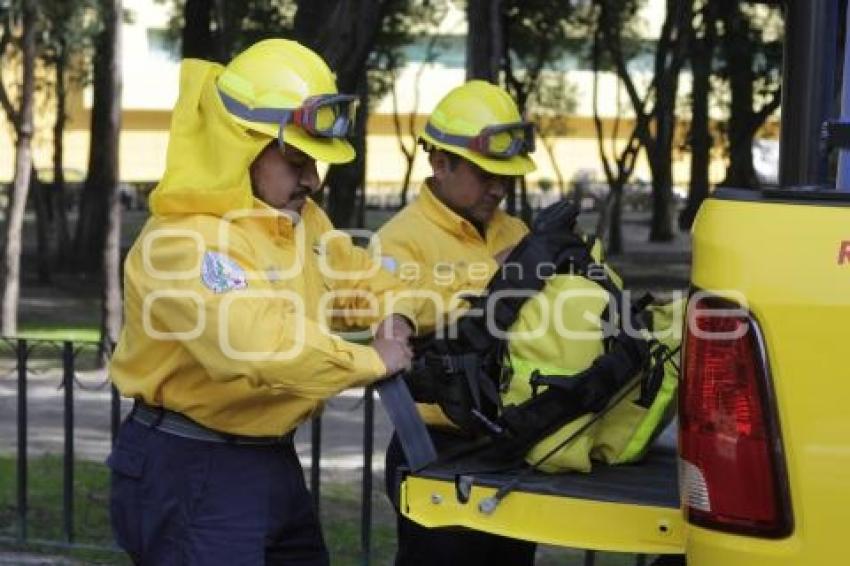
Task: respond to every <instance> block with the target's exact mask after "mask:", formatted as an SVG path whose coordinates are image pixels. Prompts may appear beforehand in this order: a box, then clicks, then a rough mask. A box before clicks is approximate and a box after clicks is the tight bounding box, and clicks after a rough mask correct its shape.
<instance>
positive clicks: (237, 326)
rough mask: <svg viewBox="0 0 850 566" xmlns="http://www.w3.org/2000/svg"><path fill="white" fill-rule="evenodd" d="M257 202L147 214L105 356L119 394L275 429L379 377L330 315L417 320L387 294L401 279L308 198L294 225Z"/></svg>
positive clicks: (341, 321)
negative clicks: (234, 212) (258, 214)
mask: <svg viewBox="0 0 850 566" xmlns="http://www.w3.org/2000/svg"><path fill="white" fill-rule="evenodd" d="M262 206H263V205H262V204H261V203H258V207H262ZM267 211H268V213H269V214H270V215H269V216H267V217H265V218H241V219H237V220H234V221H232V222H228V221H227V220H224V219H222V218H218V217H214V216H207V215H191V216H183V217H167V218H153V219H151V220H150V221H149V222H148V224H147V225H146V227H145V228H144V230H143V232H142V234H141V235H140V237H139V239H138V241H137V242H136V244H135V245H134V246H133V248H132V249H131V251H130V253H129V256H128V257H127V261H126V264H125V275H124V277H125V317H126V322H125V326H124V329H123V331H122V335H121V339H120V341H119V343H118V347H117V349H116V351H115V354H114V356H113V360H112V366H111V372H112V379H113V381H114V383H115V384H116V386H117V387H118V389H119V390H120V391H121V393H122V395H124V396H127V397H134V398H140V399H143V400H144V401H145V402H147V403H149V404H151V405H157V406H164V407H167V408H169V409H172V410H175V411H179V412H181V413H183V414H185V415H187V416H189V417H190V418H192V419H194V420H196V421H198V422H200V423H202V424H204V425H207V426H209V427H211V428H214V429H216V430H220V431H224V432H229V433H232V434H246V435H276V434H281V433H283V432H285V431H288V430H291V429H292V428H294V427H295V426H297V425H298V424H299V423H300V422H302V421H303V420H305V419H306V418H308V417H309V416H310V415H311V414H313V413H314V412H315V411H316V410H317V409H319V408H320V406H321V402H322V400H324V399H325V398H328V397H331V396H333V395H334V394H336V393H338V392H339V391H341V390H343V389H346V388H348V387H352V386H358V385H365V384H368V383H371V382H372V381H375V380H376V379H377V378H379V377H381V376H383V375H384V373H385V371H386V370H385V368H384V365H383V363H382V362H381V360H380V358H379V357H378V355H377V353H376V352H375V350H374V349H372V348H371V347H368V346H361V345H358V344H355V343H351V342H347V341H345V340H343V339H341V338H339V337H337V336H335V335H333V334H332V333H331V332H330V330H329V327H331V326H359V327H363V326H368V325H370V324H372V323H375V322H377V321H379V320H380V319H381V318H382V317H383V316H384V314H385V313H387V312H388V311H389V310H392V311H393V312H400V313H403V314H405V315H406V316H409V317H411V318H415V312H414V309H410V308H406V307H407V306H408V305H410V303H409V302H405V303H404V304H401V303H397V304H391V303H388V302H387V300H388V299H391V298H392V293H393V292H394V291H397V290H399V287H400V284H399V282H398V280H397V279H396V278H394V277H393V276H391V275H390V274H389V273H387V272H386V271H384V270H383V269H380V268H379V266H378V264H377V262H375V261H373V259H372V258H371V257H370V256H369V254H368V253H367V252H366V251H364V250H362V249H360V248H357V247H356V246H353V245H352V244H351V242H350V240H349V239H348V237H347V236H344V235H343V234H341V233H338V232H336V233H334V232H331V225H330V222H329V221H328V220H327V217H326V216H325V215H324V213H323V212H322V211H321V210H320V209H318V207H316V206H315V205H312V204H311V203H308V204H307V206H306V207H305V210H304V214H303V217H302V219H301V222H299V224H298V225H297V226H293V225H292V222H291V221H290V219H289V218H288V217H286V216H284V215H282V214H279V213H275V211H272V210H271V209H267ZM323 236H324V237H325V241H324V242H323V238H322V237H323Z"/></svg>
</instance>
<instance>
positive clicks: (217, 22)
mask: <svg viewBox="0 0 850 566" xmlns="http://www.w3.org/2000/svg"><path fill="white" fill-rule="evenodd" d="M155 1H156V3H157V4H161V5H165V6H167V7H168V9H169V20H168V38H169V40H170V41H171V42H173V44H174V45H175V46H176V47H177V49H176V51H178V52H179V51H180V39H181V34H182V31H183V27H184V26H185V25H186V21H185V18H184V9H185V7H186V0H155ZM296 8H297V6H296V3H295V0H222V1H220V2H213V8H212V10H213V13H212V18H211V20H212V23H211V28H212V29H211V31H212V36H213V41H214V42H215V43H217V44H218V45H219V47H220V50H221V51H222V53H221V55H222V59H223V60H229V59H231V58H232V57H233V56H234V55H236V54H237V53H239V52H240V51H242V50H243V49H245V48H246V47H248V46H249V45H252V44H253V43H256V42H257V41H260V40H262V39H267V38H270V37H286V36H288V35H290V34H291V32H292V25H293V21H294V19H295V11H296Z"/></svg>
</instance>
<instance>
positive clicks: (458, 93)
mask: <svg viewBox="0 0 850 566" xmlns="http://www.w3.org/2000/svg"><path fill="white" fill-rule="evenodd" d="M419 141H420V143H421V144H422V145H423V146H424V148H425V150H426V151H427V152H428V159H429V161H430V163H431V169H432V171H433V174H432V176H431V177H429V178H428V179H427V180H426V181H425V183H424V184H423V186H422V188H421V190H420V192H419V197H418V199H417V200H416V201H415V202H413V203H411V204H410V205H408V206H407V207H405V208H404V209H403V210H402V211H401V212H399V213H398V214H397V215H396V216H395V217H393V218H392V219H391V220H390V221H389V222H387V224H385V225H384V226H383V227H382V228H381V230H380V231H379V232H378V236H379V243H380V246H381V254H382V255H383V257H384V265H385V266H386V267H387V268H388V269H390V270H392V271H394V272H395V273H396V274H398V275H399V277H401V278H402V279H404V280H408V281H409V282H410V283H411V285H412V286H414V287H415V288H417V289H421V290H431V291H435V292H436V293H437V295H439V296H445V295H447V294H457V295H462V294H463V293H464V292H465V291H472V292H475V291H479V290H481V289H482V288H483V287H484V286H485V285H486V284H487V282H488V281H489V279H490V277H491V276H492V275H493V273H494V272H495V270H496V268H497V266H498V262H500V261H501V260H502V259H503V258H504V257H505V256H506V255H507V252H508V251H509V250H510V249H511V248H512V247H513V246H514V245H516V243H517V242H518V241H519V240H520V239H522V237H523V236H524V235H525V234H526V233H527V232H528V229H527V228H526V226H525V224H523V223H522V222H521V221H519V220H518V219H516V218H512V217H510V216H508V215H507V214H505V213H504V212H503V211H502V210H500V209H499V205H500V203H501V202H502V200H503V199H504V198H505V195H506V194H507V191H508V189H509V188H510V187H511V186H513V185H514V184H515V183H516V181H517V178H518V177H519V176H520V175H524V174H526V173H528V172H530V171H533V170H534V168H535V165H534V162H533V161H532V160H531V158H530V157H529V156H528V154H529V153H530V152H531V151H533V150H534V136H533V126H532V124H530V123H528V122H525V121H523V120H522V117H521V116H520V114H519V111H518V110H517V107H516V104H515V103H514V101H513V100H512V99H511V97H510V95H508V93H507V92H505V91H504V90H503V89H501V88H499V87H497V86H494V85H492V84H489V83H486V82H483V81H470V82H468V83H466V84H464V85H462V86H460V87H457V88H455V89H454V90H452V91H451V92H449V93H448V94H447V95H446V96H445V97H444V98H443V99H442V100H441V101H440V102H439V103H438V104H437V106H436V107H435V108H434V111H433V112H432V114H431V116H430V118H429V119H428V122H427V124H426V126H425V129H424V131H423V132H422V133H421V134H420V135H419ZM446 314H448V313H446ZM419 409H420V414H421V416H422V418H423V420H424V421H425V423H426V425H427V426H428V429H429V432H430V434H431V437H432V439H433V441H434V444H435V446H436V447H437V450H438V452H445V451H447V450H451V449H452V447H454V446H457V445H458V444H459V443H462V442H464V441H466V440H468V439H465V438H463V437H462V436H460V433H459V430H458V429H457V427H455V426H454V425H452V423H451V422H450V421H449V420H448V419H447V418H446V416H445V415H444V414H443V413H442V411H441V410H440V409H439V407H437V406H436V405H419ZM404 464H405V460H404V455H403V452H402V450H401V447H400V444H399V441H398V437H396V436H393V439H392V440H391V442H390V445H389V447H388V449H387V463H386V483H387V491H388V494H389V495H390V498H391V499H393V500H395V498H396V494H397V491H398V486H397V481H398V469H399V466H402V465H404ZM397 533H398V551H397V553H396V560H395V564H396V566H414V565H423V566H425V565H435V564H464V565H465V566H470V565H472V566H474V565H479V564H480V565H482V566H485V565H486V566H495V565H499V564H505V565H511V566H523V565H527V564H533V563H534V553H535V545H534V544H533V543H529V542H526V541H520V540H513V539H508V538H504V537H499V536H495V535H489V534H486V533H481V532H476V531H463V530H444V529H427V528H425V527H422V526H420V525H417V524H416V523H414V522H412V521H410V520H408V519H407V518H405V517H403V516H402V515H401V514H399V515H398V522H397Z"/></svg>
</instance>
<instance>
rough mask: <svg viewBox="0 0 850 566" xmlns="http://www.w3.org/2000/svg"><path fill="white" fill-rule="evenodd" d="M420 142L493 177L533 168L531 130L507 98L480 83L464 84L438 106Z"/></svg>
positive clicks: (528, 123) (514, 173) (499, 90)
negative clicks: (449, 154)
mask: <svg viewBox="0 0 850 566" xmlns="http://www.w3.org/2000/svg"><path fill="white" fill-rule="evenodd" d="M419 139H420V140H421V141H423V142H425V143H427V144H430V145H432V146H435V147H438V148H440V149H442V150H445V151H448V152H451V153H454V154H456V155H459V156H461V157H463V158H464V159H467V160H469V161H471V162H473V163H475V164H476V165H478V166H479V167H481V168H482V169H484V170H485V171H489V172H490V173H494V174H496V175H524V174H526V173H529V172H531V171H534V170H535V169H536V166H535V164H534V161H532V160H531V158H530V157H529V156H528V154H529V153H530V152H532V151H534V127H533V125H532V124H531V123H530V122H525V121H523V119H522V116H520V113H519V110H517V106H516V104H515V103H514V101H513V99H512V98H511V97H510V95H509V94H508V93H507V92H505V91H504V90H503V89H501V88H499V87H497V86H495V85H493V84H490V83H488V82H485V81H469V82H467V83H466V84H463V85H461V86H459V87H457V88H455V89H453V90H452V91H451V92H449V93H448V94H447V95H446V96H444V97H443V98H442V100H440V102H438V103H437V106H436V108H434V111H433V112H432V113H431V117H430V118H429V119H428V122H427V123H426V125H425V129H424V130H423V131H422V132H420V134H419Z"/></svg>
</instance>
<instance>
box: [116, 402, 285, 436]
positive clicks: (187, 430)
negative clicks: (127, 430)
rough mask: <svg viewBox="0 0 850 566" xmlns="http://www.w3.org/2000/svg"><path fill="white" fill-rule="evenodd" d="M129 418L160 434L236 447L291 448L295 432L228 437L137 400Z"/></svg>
mask: <svg viewBox="0 0 850 566" xmlns="http://www.w3.org/2000/svg"><path fill="white" fill-rule="evenodd" d="M130 418H132V419H133V420H134V421H136V422H137V423H140V424H143V425H145V426H147V427H148V428H153V429H156V430H158V431H160V432H164V433H167V434H172V435H174V436H180V437H183V438H189V439H191V440H200V441H203V442H215V443H217V444H237V445H243V446H277V445H289V446H292V445H293V437H294V436H295V431H294V430H293V431H290V432H287V433H286V434H284V435H283V436H242V435H238V434H227V433H224V432H219V431H217V430H213V429H211V428H207V427H205V426H203V425H201V424H198V423H196V422H195V421H193V420H192V419H190V418H189V417H187V416H185V415H182V414H180V413H178V412H175V411H171V410H169V409H164V408H162V407H151V406H150V405H146V404H144V403H142V402H140V401H136V402H135V403H134V404H133V410H132V411H131V412H130Z"/></svg>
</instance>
